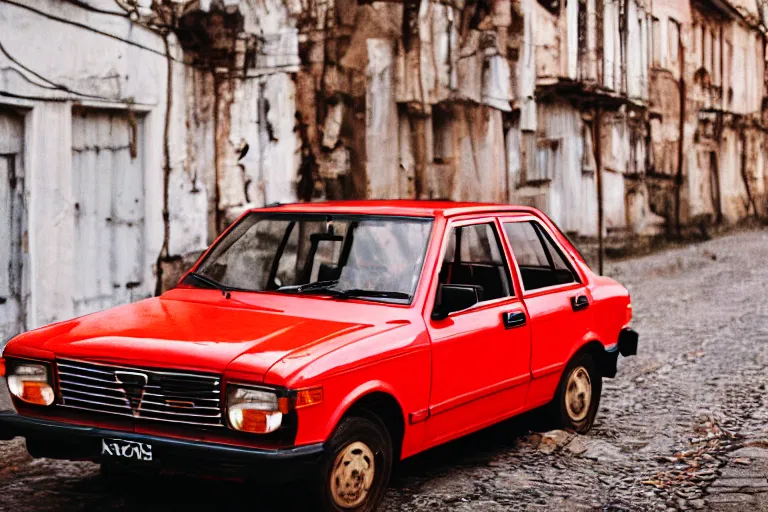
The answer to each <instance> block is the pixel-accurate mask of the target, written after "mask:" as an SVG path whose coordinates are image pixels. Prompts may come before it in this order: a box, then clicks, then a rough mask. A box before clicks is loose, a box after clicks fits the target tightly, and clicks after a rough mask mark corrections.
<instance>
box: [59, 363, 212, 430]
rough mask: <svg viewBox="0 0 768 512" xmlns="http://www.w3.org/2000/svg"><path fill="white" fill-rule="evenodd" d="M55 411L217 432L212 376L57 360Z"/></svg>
mask: <svg viewBox="0 0 768 512" xmlns="http://www.w3.org/2000/svg"><path fill="white" fill-rule="evenodd" d="M56 367H57V370H58V375H59V389H60V390H61V395H62V399H63V400H62V402H61V406H63V407H68V408H72V409H83V410H87V411H94V412H100V413H105V414H117V415H122V416H133V417H135V418H141V419H146V420H156V421H166V422H172V423H183V424H186V425H196V426H206V427H221V426H223V422H222V416H221V398H220V391H219V389H220V383H221V379H220V377H219V376H218V375H210V374H203V373H187V372H175V371H168V370H148V369H146V368H134V367H123V366H112V365H103V364H96V363H86V362H83V361H72V360H59V361H57V362H56Z"/></svg>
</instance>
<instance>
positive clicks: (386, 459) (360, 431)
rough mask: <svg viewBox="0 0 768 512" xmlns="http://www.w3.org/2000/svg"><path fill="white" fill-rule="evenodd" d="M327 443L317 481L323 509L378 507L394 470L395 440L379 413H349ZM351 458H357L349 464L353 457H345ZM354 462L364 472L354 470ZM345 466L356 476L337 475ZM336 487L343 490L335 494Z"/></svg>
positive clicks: (363, 511)
mask: <svg viewBox="0 0 768 512" xmlns="http://www.w3.org/2000/svg"><path fill="white" fill-rule="evenodd" d="M357 443H362V444H363V446H361V445H359V444H357ZM326 446H327V447H328V451H327V452H326V455H325V457H324V459H323V462H322V464H321V470H320V472H319V473H320V474H319V476H318V478H317V479H316V481H315V489H316V495H317V500H318V505H319V506H320V509H321V510H325V511H332V512H349V511H356V512H373V511H374V510H376V509H377V507H378V506H379V503H381V500H382V499H383V498H384V493H385V492H386V491H387V485H388V484H389V475H390V473H391V472H392V458H393V450H392V439H391V438H390V436H389V432H388V431H387V428H386V426H385V425H384V423H383V422H382V421H381V420H380V419H379V418H378V417H377V416H375V415H373V414H367V413H365V412H361V413H360V414H357V415H353V416H348V417H346V418H344V419H343V420H342V421H341V423H339V426H338V427H337V428H336V431H335V432H334V434H333V436H331V439H330V441H329V442H328V444H327V445H326ZM366 447H367V449H368V450H366ZM369 453H370V454H372V455H373V465H372V467H373V476H372V477H370V478H371V481H370V485H369V486H368V489H367V492H366V491H365V487H366V485H365V479H366V477H367V475H368V474H369V473H367V470H368V469H370V468H371V465H370V461H368V459H369V457H368V456H367V454H369ZM349 457H356V458H355V459H353V460H352V462H351V463H350V460H345V459H348V458H349ZM366 461H367V462H366ZM351 464H354V465H355V467H360V465H361V464H362V468H361V469H362V471H359V472H357V470H356V469H351V468H352V466H351ZM342 467H344V468H350V469H349V470H346V471H348V475H352V476H353V478H352V479H351V480H350V479H349V478H348V479H346V480H344V481H342V480H341V479H340V478H338V471H341V472H345V470H344V469H339V470H338V471H337V468H342ZM355 479H357V481H355ZM334 482H335V484H334ZM350 482H352V483H350ZM334 486H335V487H334ZM334 489H336V490H337V491H341V492H336V493H334ZM361 489H362V490H361ZM344 490H347V492H346V493H345V492H343V491H344ZM334 494H335V495H334Z"/></svg>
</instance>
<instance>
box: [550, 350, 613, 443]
mask: <svg viewBox="0 0 768 512" xmlns="http://www.w3.org/2000/svg"><path fill="white" fill-rule="evenodd" d="M602 387H603V385H602V376H601V375H600V371H599V370H598V367H597V365H596V364H595V361H594V359H593V358H592V357H591V356H590V355H589V354H581V355H578V356H576V357H575V358H574V359H572V360H571V362H570V363H568V366H566V368H565V371H564V372H563V376H562V377H561V378H560V384H559V385H558V388H557V393H556V395H555V399H554V400H553V402H552V404H551V405H550V412H551V414H552V416H553V417H554V419H555V420H556V421H557V423H558V424H559V425H560V426H561V427H562V428H567V429H571V430H574V431H576V432H578V433H580V434H585V433H587V432H589V430H590V429H591V428H592V424H593V423H594V422H595V416H597V409H598V407H599V405H600V395H601V393H602Z"/></svg>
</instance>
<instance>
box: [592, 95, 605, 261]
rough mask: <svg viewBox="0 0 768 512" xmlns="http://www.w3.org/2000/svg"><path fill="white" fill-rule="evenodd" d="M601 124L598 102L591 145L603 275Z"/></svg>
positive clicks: (603, 220) (599, 249)
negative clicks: (593, 158)
mask: <svg viewBox="0 0 768 512" xmlns="http://www.w3.org/2000/svg"><path fill="white" fill-rule="evenodd" d="M602 124H603V112H602V110H601V108H600V105H599V104H598V105H597V106H595V118H594V119H593V121H592V141H593V142H592V147H593V148H594V151H595V181H596V183H597V251H598V254H597V268H598V273H599V274H600V275H603V270H604V268H603V267H604V265H605V240H603V228H604V226H605V219H604V216H603V151H602V140H601V139H602V137H601V135H602V130H601V127H602Z"/></svg>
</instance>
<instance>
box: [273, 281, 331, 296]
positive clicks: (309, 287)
mask: <svg viewBox="0 0 768 512" xmlns="http://www.w3.org/2000/svg"><path fill="white" fill-rule="evenodd" d="M337 284H339V280H338V279H333V280H330V281H315V282H314V283H308V284H296V285H290V286H281V287H280V288H278V289H277V290H276V291H278V292H293V293H306V292H311V291H331V290H329V288H331V287H333V286H336V285H337ZM333 292H336V293H338V290H333V291H332V293H333ZM334 294H335V293H334Z"/></svg>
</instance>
